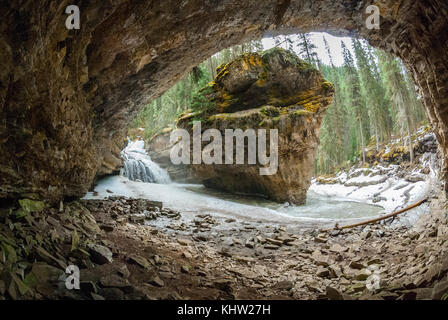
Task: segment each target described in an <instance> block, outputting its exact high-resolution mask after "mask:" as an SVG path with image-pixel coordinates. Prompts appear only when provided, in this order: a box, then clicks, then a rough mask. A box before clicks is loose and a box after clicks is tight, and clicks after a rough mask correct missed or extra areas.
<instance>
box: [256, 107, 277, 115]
mask: <svg viewBox="0 0 448 320" xmlns="http://www.w3.org/2000/svg"><path fill="white" fill-rule="evenodd" d="M260 112H261V113H262V114H263V115H264V116H266V117H270V118H273V117H278V116H279V115H280V111H279V110H278V108H276V107H273V106H264V107H261V108H260Z"/></svg>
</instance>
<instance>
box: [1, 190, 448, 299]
mask: <svg viewBox="0 0 448 320" xmlns="http://www.w3.org/2000/svg"><path fill="white" fill-rule="evenodd" d="M443 205H444V202H443V200H441V199H432V200H431V214H426V215H424V216H422V217H421V218H420V220H419V222H418V223H417V225H415V226H414V228H412V229H406V228H402V229H398V230H397V229H392V228H390V227H389V222H388V221H386V223H382V224H375V225H370V226H367V227H358V228H355V229H348V230H344V231H339V230H333V231H329V232H322V231H318V230H302V231H300V228H299V229H297V228H294V226H290V225H288V226H282V225H272V224H270V225H267V224H266V223H262V222H260V223H257V222H245V221H239V220H236V219H233V218H231V219H226V218H219V217H212V216H209V215H197V216H196V217H195V219H193V220H191V219H190V220H187V219H184V217H182V215H180V214H179V213H178V212H175V211H173V210H170V209H168V208H163V204H162V203H160V202H154V201H148V200H140V199H126V198H121V197H111V198H109V199H106V200H81V201H76V202H71V203H66V204H65V205H64V204H61V205H60V206H59V207H58V208H54V207H53V208H44V207H43V206H42V203H40V202H37V201H36V202H34V201H22V202H21V203H20V205H19V206H18V207H17V208H13V206H10V207H9V208H8V209H6V208H3V209H2V210H1V216H0V220H1V222H2V223H1V224H0V245H1V246H0V248H1V251H0V275H1V276H0V279H1V280H0V298H2V299H3V298H7V299H99V300H102V299H430V298H433V299H440V298H442V297H443V296H444V297H446V295H445V294H446V292H447V291H448V278H447V271H448V248H447V247H448V246H447V241H446V240H447V239H448V219H447V215H446V210H445V209H443V210H442V209H440V208H442V207H443ZM67 265H77V266H78V267H79V268H80V269H81V272H80V279H81V290H71V291H69V290H67V289H66V288H65V285H64V283H65V280H64V279H65V274H64V270H65V268H66V266H67ZM378 277H379V278H378ZM377 279H378V280H379V289H375V287H373V290H369V289H368V288H372V286H371V285H370V283H371V284H373V285H374V284H375V281H377Z"/></svg>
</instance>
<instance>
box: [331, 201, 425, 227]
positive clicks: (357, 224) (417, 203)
mask: <svg viewBox="0 0 448 320" xmlns="http://www.w3.org/2000/svg"><path fill="white" fill-rule="evenodd" d="M426 201H428V198H425V199H423V200H420V201H418V202H416V203H414V204H412V205H410V206H408V207H406V208H403V209H401V210H398V211H396V212H392V213H389V214H386V215H385V216H382V217H379V218H375V219H371V220H367V221H364V222H359V223H355V224H350V225H347V226H343V227H339V226H338V224H337V223H336V225H335V227H334V228H331V229H326V230H322V231H323V232H328V231H331V230H343V229H350V228H355V227H359V226H363V225H366V224H370V223H374V222H378V221H381V220H385V219H388V218H391V217H395V216H397V215H399V214H400V213H403V212H406V211H408V210H411V209H413V208H415V207H418V206H420V205H421V204H423V203H425V202H426Z"/></svg>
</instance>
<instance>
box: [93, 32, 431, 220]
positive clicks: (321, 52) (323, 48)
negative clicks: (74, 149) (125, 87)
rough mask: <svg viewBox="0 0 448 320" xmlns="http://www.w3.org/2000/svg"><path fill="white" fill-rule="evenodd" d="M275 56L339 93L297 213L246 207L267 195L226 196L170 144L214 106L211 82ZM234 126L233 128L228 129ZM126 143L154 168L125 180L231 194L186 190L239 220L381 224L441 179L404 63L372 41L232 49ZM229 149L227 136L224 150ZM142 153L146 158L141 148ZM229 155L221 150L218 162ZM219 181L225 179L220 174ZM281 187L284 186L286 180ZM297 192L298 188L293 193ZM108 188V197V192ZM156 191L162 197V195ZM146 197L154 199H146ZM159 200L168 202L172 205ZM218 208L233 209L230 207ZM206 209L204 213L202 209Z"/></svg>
mask: <svg viewBox="0 0 448 320" xmlns="http://www.w3.org/2000/svg"><path fill="white" fill-rule="evenodd" d="M276 49H279V50H286V51H289V52H291V53H293V54H295V55H297V56H300V58H302V59H303V61H304V62H306V63H307V64H308V65H309V66H310V67H312V68H314V69H316V70H319V71H320V72H321V73H322V74H323V75H324V78H325V79H326V80H328V81H330V82H332V83H333V84H334V87H335V88H334V92H335V93H334V98H333V101H332V104H331V106H330V107H329V108H328V109H327V110H326V112H325V116H324V117H323V121H322V124H321V125H320V124H319V125H318V126H317V127H316V128H314V129H315V130H317V131H320V145H318V144H319V136H318V137H317V140H316V144H315V145H308V147H309V148H312V147H313V148H315V150H313V151H312V153H313V154H312V157H313V158H314V159H315V160H314V161H312V163H311V166H310V167H308V168H307V170H313V172H312V174H313V180H312V184H311V188H310V191H309V194H308V199H307V202H308V205H307V206H301V207H300V208H299V209H297V208H296V207H295V206H290V204H291V205H294V204H296V203H294V202H291V203H289V201H288V199H286V200H283V201H282V200H280V201H278V202H280V204H275V203H273V202H269V201H267V200H262V199H260V198H259V199H251V198H247V197H246V198H244V197H243V196H242V195H246V196H254V195H255V196H262V197H264V198H266V194H263V191H265V190H261V192H259V189H256V188H252V189H251V186H249V187H248V188H247V189H244V188H242V189H238V188H237V189H233V187H232V186H234V184H233V182H227V184H226V185H224V187H223V186H222V185H221V186H219V185H218V186H217V185H216V184H215V185H214V184H213V183H211V182H210V180H208V181H207V180H201V179H200V178H199V177H198V176H195V174H194V173H193V172H192V171H190V168H189V167H188V166H187V165H182V166H178V163H176V165H174V164H173V162H172V159H171V157H170V156H171V154H170V147H171V146H172V145H171V144H170V138H171V135H172V134H173V130H175V129H176V127H177V122H178V119H185V118H186V117H187V116H189V115H190V116H191V115H192V114H194V113H198V114H200V112H202V109H203V108H204V106H205V105H206V101H205V100H201V99H198V97H199V98H200V93H201V92H202V91H203V90H204V88H206V89H207V88H208V86H209V85H210V83H216V82H217V81H219V80H217V79H219V78H220V77H221V76H222V75H223V74H225V73H226V72H230V71H228V70H227V69H229V70H231V69H232V66H231V64H232V63H233V61H238V59H241V57H245V58H244V59H246V60H247V63H248V64H250V61H251V60H253V61H254V64H256V60H257V52H265V51H266V50H276ZM261 55H262V54H261ZM244 59H243V60H244ZM245 64H246V61H245V60H244V61H243V65H242V67H241V68H240V69H239V71H238V72H239V73H241V74H243V73H244V72H247V73H249V72H250V69H249V71H247V69H248V67H247V66H246V65H245ZM263 76H264V77H265V78H266V76H265V75H263ZM243 78H244V77H243ZM265 78H263V80H264V81H266V79H265ZM237 81H238V80H235V81H233V83H232V84H231V86H233V87H235V86H236V87H237V86H238V84H236V83H237ZM244 81H246V82H245V83H244V89H242V90H243V91H244V90H246V91H247V90H249V89H248V88H249V87H250V83H251V82H247V80H244ZM255 81H259V79H255V78H254V79H253V81H252V83H255ZM248 83H249V84H248ZM257 86H259V84H258V83H257ZM352 88H355V90H352ZM238 90H241V89H238ZM266 90H268V89H266ZM283 98H284V97H283ZM227 99H228V100H231V99H232V98H231V97H229V98H227ZM251 103H253V100H251ZM255 106H256V105H254V104H252V105H249V106H248V107H247V108H248V109H253V107H255ZM263 108H264V109H263V111H262V112H263V113H264V116H268V117H267V118H266V117H264V118H263V119H264V120H263V121H265V120H266V119H268V120H269V117H272V118H276V117H278V116H280V114H281V111H279V110H283V109H281V108H280V109H278V110H277V109H276V108H275V107H272V110H271V109H269V110H268V108H267V107H266V106H263ZM236 110H239V109H238V108H237V109H236ZM296 112H301V113H305V114H306V113H307V112H309V111H308V110H306V109H304V110H299V111H296ZM310 114H312V113H310ZM214 117H215V116H214ZM218 117H227V118H229V119H230V117H231V113H228V112H227V111H223V112H218ZM203 118H204V116H200V117H199V118H198V120H199V124H200V123H201V121H204V119H203ZM192 119H193V118H192ZM254 123H255V122H254ZM259 125H260V121H258V120H257V121H256V123H255V127H256V128H255V129H257V128H259ZM231 126H232V124H231V123H229V127H228V128H230V127H231ZM215 127H216V126H215ZM215 127H214V128H215ZM298 131H299V130H298ZM254 132H255V131H254ZM308 132H309V133H308ZM307 134H310V135H312V134H313V133H312V132H311V131H305V134H304V138H305V139H306V138H307ZM128 137H129V138H130V140H133V141H135V140H136V139H140V140H142V143H143V141H144V142H145V144H146V151H148V152H149V156H150V157H151V159H149V161H151V165H150V167H149V168H146V169H142V168H141V166H144V165H143V164H142V163H140V164H138V162H135V158H134V157H133V156H131V158H132V165H131V164H130V162H129V161H127V162H125V172H124V175H125V176H127V177H129V178H130V179H131V180H134V181H138V182H155V183H158V182H159V181H162V183H164V182H168V181H174V182H178V183H179V182H180V183H196V184H205V185H206V186H207V187H211V188H215V189H216V188H218V189H220V190H221V191H224V192H228V193H229V194H225V193H219V192H217V191H211V190H209V189H204V188H202V187H198V186H189V187H187V189H188V190H190V191H194V192H195V193H196V196H198V194H199V195H201V196H210V197H211V198H213V199H214V200H216V201H218V200H229V201H230V202H233V204H230V202H229V203H228V206H229V207H230V206H234V210H236V211H238V212H239V211H241V208H240V207H238V206H237V205H236V204H244V205H248V206H254V207H256V208H260V207H263V209H262V210H265V208H268V209H270V210H274V211H277V212H278V213H280V214H286V215H289V216H292V217H305V218H311V219H312V218H316V219H322V218H324V219H329V220H332V219H335V220H337V219H359V218H363V217H364V218H367V217H373V216H375V217H376V216H378V215H379V214H380V213H381V212H384V211H385V213H391V212H393V211H395V210H398V209H400V208H404V207H406V206H407V205H411V204H412V203H414V202H416V201H419V200H421V199H423V198H424V197H425V195H426V194H427V193H428V192H429V191H430V190H432V185H433V184H434V181H433V180H434V179H433V178H434V177H433V176H434V175H436V174H437V168H436V165H435V151H436V149H437V141H436V139H435V136H434V134H433V133H432V132H431V129H430V127H429V126H428V122H427V118H426V116H425V114H424V109H423V105H422V103H421V96H420V95H419V94H418V93H417V92H416V87H415V85H414V83H413V80H412V79H411V76H410V74H409V73H408V72H407V71H406V69H405V67H404V65H403V63H402V62H401V60H400V59H398V58H394V57H393V56H391V55H390V54H387V53H385V52H384V51H381V50H376V49H374V48H373V47H371V46H370V45H369V44H368V43H367V42H366V41H365V40H359V39H355V38H350V37H344V38H338V37H334V36H331V35H329V34H327V33H300V34H295V35H285V36H276V37H266V38H263V39H259V40H253V41H250V42H246V43H243V44H241V45H238V46H235V47H230V48H227V49H224V50H223V51H221V52H219V53H217V54H215V55H213V56H211V57H210V58H208V59H206V60H205V61H203V62H202V63H201V64H199V65H198V66H196V67H194V68H193V69H192V71H191V72H190V73H189V74H188V75H187V76H186V77H184V78H183V79H181V80H180V81H179V82H177V83H176V84H175V85H174V86H173V87H171V88H170V89H169V90H168V91H167V92H165V94H163V95H162V96H161V97H159V98H158V99H156V100H155V101H153V102H151V103H150V104H149V105H147V106H146V107H145V108H144V109H143V110H142V111H141V113H140V114H139V115H138V116H137V117H136V118H135V119H134V121H133V123H132V125H131V129H130V130H129V131H128ZM246 138H248V137H246ZM171 140H172V138H171ZM221 140H222V138H221V137H220V140H219V141H221ZM176 141H177V139H176ZM247 141H249V138H248V140H247ZM134 146H135V143H134ZM129 148H130V151H133V150H132V148H133V147H132V146H131V147H128V150H129ZM140 149H141V150H142V152H145V151H143V150H144V147H143V146H141V145H140ZM222 151H223V150H222V149H221V151H220V154H221V152H222ZM314 153H315V154H316V155H315V154H314ZM128 154H130V153H128ZM138 156H140V155H139V154H138ZM232 156H233V155H232ZM296 156H297V155H296ZM126 157H129V156H128V155H127V156H126ZM246 159H248V157H247V158H246ZM188 160H190V159H189V158H188ZM193 161H194V160H193ZM152 162H154V163H155V164H156V165H157V166H154V165H153V164H152ZM188 164H190V162H188ZM232 164H233V163H232ZM281 165H284V164H281ZM159 167H162V168H159ZM313 167H314V169H313ZM160 169H162V170H163V169H166V170H168V172H167V173H168V174H169V175H170V176H171V180H167V179H165V176H164V175H161V174H160ZM151 170H155V171H154V173H151V174H149V175H148V174H147V171H151ZM296 170H301V168H300V167H299V168H298V169H296ZM221 172H222V171H221ZM292 174H293V173H291V175H292ZM217 175H218V176H219V173H217ZM232 175H235V180H237V181H241V180H247V177H245V176H244V175H243V174H241V173H238V171H235V172H232ZM301 176H302V177H303V176H305V175H304V174H301ZM276 183H277V184H279V182H278V181H277V182H276ZM239 184H241V182H239ZM251 184H254V183H251ZM308 186H309V185H308ZM294 187H296V188H299V187H300V186H298V185H294V186H293V188H294ZM153 188H156V187H155V186H153ZM157 188H158V187H157ZM161 188H162V189H166V188H168V187H166V186H163V187H161ZM283 188H284V189H282V192H285V193H286V192H287V190H288V189H287V188H288V187H287V186H284V187H283ZM102 189H104V190H102V191H103V193H104V192H105V189H107V188H106V187H103V188H102ZM109 190H112V191H113V190H114V188H113V187H111V188H109ZM152 191H153V192H154V189H152ZM159 191H160V192H162V191H161V190H158V192H159ZM165 191H166V190H165ZM176 192H179V194H178V198H176V197H175V196H174V195H175V194H176ZM147 193H148V194H151V193H152V192H150V191H149V190H148V192H147ZM231 194H234V195H233V196H232V195H231ZM235 194H237V195H235ZM170 197H171V202H173V201H174V202H177V203H181V202H183V201H185V199H184V198H186V194H183V193H182V192H180V190H173V193H171V194H170ZM192 197H193V196H192ZM193 198H194V197H193ZM157 200H159V201H163V202H166V201H168V202H170V200H168V199H165V198H159V199H157ZM271 200H272V198H271ZM202 201H204V202H207V200H205V199H204V198H203V199H202V200H199V199H196V200H195V201H192V202H189V204H188V206H190V207H194V205H192V203H199V202H202ZM185 205H186V204H185ZM213 205H216V206H222V207H224V206H225V204H224V203H221V204H220V205H217V204H215V203H214V204H213ZM176 208H177V209H178V210H181V209H183V208H180V207H176ZM247 208H248V207H246V211H247ZM190 209H191V208H190ZM209 209H210V208H209ZM427 209H428V208H427V206H424V207H423V208H418V209H415V210H414V211H413V212H411V213H409V214H408V215H407V217H409V218H407V219H405V220H406V223H407V224H408V225H409V224H412V223H414V222H415V220H416V218H417V216H418V215H419V214H421V213H423V212H426V211H427ZM201 210H204V208H202V209H198V211H201ZM228 211H229V212H231V211H232V210H230V209H229V210H228ZM233 214H235V213H233ZM276 218H278V219H280V218H279V217H273V219H274V220H275V219H276Z"/></svg>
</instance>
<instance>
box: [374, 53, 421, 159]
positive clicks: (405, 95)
mask: <svg viewBox="0 0 448 320" xmlns="http://www.w3.org/2000/svg"><path fill="white" fill-rule="evenodd" d="M378 56H379V64H380V67H381V69H382V75H383V81H384V83H385V84H386V87H387V94H388V95H389V96H390V98H391V100H392V103H393V105H394V106H395V108H396V110H397V111H398V112H397V114H398V115H399V117H398V118H397V119H396V120H397V123H398V124H399V127H400V128H401V131H402V132H407V134H408V147H409V156H410V161H411V162H414V150H413V149H414V148H413V146H412V128H415V125H414V123H413V118H412V113H411V112H412V101H411V97H410V95H409V92H408V88H407V86H406V79H405V77H404V74H403V73H402V69H401V67H400V64H399V62H398V61H397V59H396V58H394V57H392V56H390V55H389V54H388V53H385V52H380V53H379V55H378Z"/></svg>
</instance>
